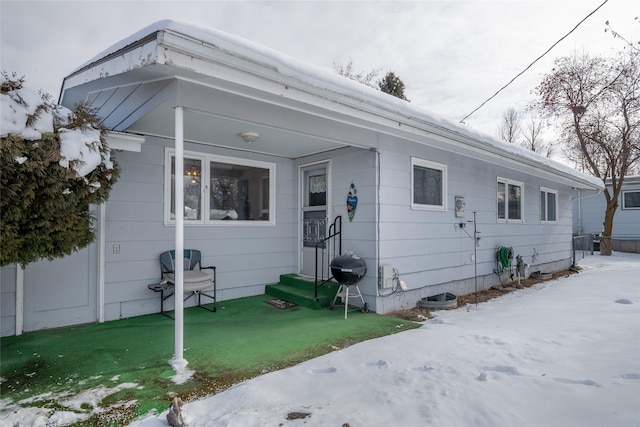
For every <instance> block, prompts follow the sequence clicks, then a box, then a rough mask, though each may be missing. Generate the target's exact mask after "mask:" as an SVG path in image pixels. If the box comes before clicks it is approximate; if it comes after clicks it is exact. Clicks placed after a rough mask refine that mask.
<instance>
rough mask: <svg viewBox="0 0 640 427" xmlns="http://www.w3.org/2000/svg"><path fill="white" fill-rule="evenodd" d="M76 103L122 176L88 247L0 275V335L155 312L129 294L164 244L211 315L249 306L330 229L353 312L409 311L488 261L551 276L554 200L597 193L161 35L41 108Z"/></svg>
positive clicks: (373, 102) (305, 79)
mask: <svg viewBox="0 0 640 427" xmlns="http://www.w3.org/2000/svg"><path fill="white" fill-rule="evenodd" d="M83 101H89V102H91V104H92V106H93V107H95V108H97V109H98V110H99V114H100V116H101V117H102V118H103V123H104V125H105V126H107V127H108V129H110V130H111V131H112V132H111V135H110V138H109V139H110V146H111V148H112V149H114V150H115V151H116V152H117V153H116V156H115V157H116V158H117V160H118V162H119V163H120V166H121V169H122V173H121V178H120V180H119V181H118V182H117V184H116V185H115V186H114V189H113V191H112V193H111V197H110V200H109V201H108V202H107V203H106V204H105V205H102V206H99V207H96V217H97V231H98V237H97V240H96V242H95V243H94V244H93V245H91V246H90V247H89V248H87V249H85V250H83V251H81V252H80V253H78V254H74V255H73V256H70V257H67V258H65V259H62V260H57V261H53V262H49V261H42V262H37V263H34V264H33V265H29V266H28V267H27V269H26V270H25V271H24V278H23V280H24V286H23V288H21V287H19V286H16V276H17V275H18V276H19V275H20V274H22V273H21V272H19V271H17V270H16V268H15V267H6V268H3V269H2V314H1V321H2V335H10V334H14V333H19V332H20V331H21V330H25V331H30V330H38V329H42V328H50V327H58V326H64V325H71V324H78V323H84V322H93V321H96V320H98V321H105V320H113V319H119V318H123V317H130V316H137V315H143V314H148V313H156V312H158V311H159V299H158V295H157V294H154V293H153V292H151V291H150V290H149V289H148V288H147V285H148V284H149V283H153V282H154V281H155V282H157V281H158V279H159V276H160V271H159V261H158V256H159V254H160V253H161V252H162V251H165V250H168V249H173V248H174V247H175V246H174V245H175V242H176V241H177V238H176V235H177V233H178V232H183V238H184V247H185V248H194V249H199V250H201V251H202V254H203V258H204V263H205V265H216V266H217V281H218V299H219V300H220V301H224V300H228V299H233V298H239V297H243V296H250V295H259V294H263V293H264V292H265V285H268V284H272V283H276V282H278V280H279V278H280V276H281V275H282V274H286V273H297V274H301V275H308V276H312V277H313V276H314V274H315V270H316V265H317V264H316V263H317V261H316V258H315V247H316V242H318V241H319V240H322V239H323V238H324V237H325V236H327V235H328V227H329V225H330V224H332V223H333V222H334V221H336V218H341V219H342V227H341V237H342V251H343V252H345V251H350V252H353V253H355V254H357V255H358V256H359V257H361V258H362V259H363V260H365V262H366V264H367V267H368V268H367V272H366V275H365V276H364V278H363V279H362V281H361V282H360V283H359V288H360V290H361V291H362V294H363V296H364V300H365V302H366V304H367V306H368V308H369V309H370V310H374V311H376V312H378V313H387V312H390V311H393V310H398V309H402V308H407V307H414V306H415V305H416V302H417V301H419V300H420V299H422V298H424V297H427V296H431V295H435V294H438V293H442V292H453V293H456V294H459V295H461V294H466V293H469V292H472V291H474V289H484V288H488V287H490V286H492V285H494V284H496V283H499V282H500V281H501V280H509V276H510V275H511V274H512V270H511V269H510V267H509V268H507V267H506V266H504V267H503V266H502V265H501V264H500V263H499V262H498V259H497V254H498V253H499V252H500V248H509V249H512V252H513V253H512V255H513V257H514V261H515V256H516V255H521V256H522V258H523V260H524V262H526V263H527V264H529V265H530V271H545V272H547V271H554V270H560V269H564V268H566V267H568V266H569V265H571V241H572V231H573V230H572V199H573V198H574V197H576V196H577V191H578V190H580V191H584V192H588V191H592V192H593V191H598V190H601V189H602V188H603V185H602V183H601V182H600V181H599V180H597V179H595V178H593V177H590V176H587V175H585V174H582V173H579V172H577V171H575V170H573V169H572V168H570V167H567V166H565V165H562V164H559V163H555V162H552V161H549V160H547V159H546V158H543V157H541V156H539V155H537V154H535V153H532V152H530V151H527V150H524V149H521V148H520V147H517V146H514V145H508V144H504V143H501V142H498V141H495V140H493V139H491V138H489V137H487V136H484V135H481V134H478V133H475V132H474V131H472V130H469V129H467V128H465V127H464V126H460V125H457V124H454V123H451V122H448V121H446V120H443V119H441V118H438V117H437V116H435V115H432V114H430V113H427V112H425V111H423V110H422V109H419V108H416V107H414V106H413V105H412V104H410V103H408V102H405V101H402V100H400V99H397V98H394V97H392V96H390V95H387V94H384V93H381V92H379V91H376V90H374V89H371V88H369V87H366V86H364V85H361V84H359V83H356V82H354V81H351V80H348V79H346V78H344V77H341V76H338V75H336V74H334V73H332V72H331V71H328V70H324V69H320V68H317V67H313V66H310V65H308V64H305V63H302V62H300V61H298V60H296V59H294V58H290V57H287V56H285V55H283V54H280V53H278V52H274V51H272V50H269V49H267V48H264V47H262V46H258V45H256V44H254V43H251V42H248V41H246V40H242V39H239V38H236V37H234V36H231V35H228V34H225V33H221V32H218V31H213V30H209V29H204V28H199V27H194V26H190V25H185V24H181V23H177V22H172V21H161V22H158V23H156V24H153V25H151V26H149V27H147V28H145V29H143V30H141V31H140V32H138V33H136V34H134V35H132V36H131V37H129V38H127V39H125V40H123V41H122V42H120V43H118V44H116V45H114V46H112V47H111V48H109V49H107V50H106V51H104V52H102V53H100V54H99V55H97V56H96V57H94V58H93V59H91V60H90V61H88V62H87V63H85V64H84V65H82V66H80V67H79V68H78V69H77V70H76V71H74V72H73V73H72V74H70V75H69V76H68V77H66V78H65V80H64V83H63V85H62V90H61V95H60V103H61V104H63V105H65V106H69V107H72V106H73V105H74V104H77V103H80V102H83ZM434 107H436V108H437V106H434ZM176 158H178V159H180V158H183V159H184V163H183V165H184V176H183V178H182V179H181V181H182V182H183V184H184V185H183V186H182V187H178V188H182V190H183V191H184V211H185V217H184V220H183V222H184V225H183V227H182V226H178V227H177V226H176V215H175V209H174V203H173V202H174V200H175V199H176V194H175V189H176V187H175V169H176V165H175V163H176V162H175V159H176ZM178 163H180V162H178ZM182 190H181V191H182ZM178 200H180V198H179V197H178ZM321 267H322V266H321ZM505 269H506V271H504V270H505ZM400 281H402V282H403V283H404V284H405V285H406V286H405V287H406V289H403V288H402V287H400V286H399V283H400ZM16 295H17V297H16ZM16 319H17V320H16Z"/></svg>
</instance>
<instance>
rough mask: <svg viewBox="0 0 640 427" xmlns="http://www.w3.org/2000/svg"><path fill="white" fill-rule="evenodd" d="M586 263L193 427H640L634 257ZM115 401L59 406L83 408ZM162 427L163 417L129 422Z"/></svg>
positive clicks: (40, 411)
mask: <svg viewBox="0 0 640 427" xmlns="http://www.w3.org/2000/svg"><path fill="white" fill-rule="evenodd" d="M579 264H580V266H581V267H583V271H582V272H581V273H580V274H575V275H572V276H570V277H568V278H562V279H559V280H553V281H548V282H544V283H542V284H538V285H535V286H533V287H530V288H526V289H521V290H517V291H515V292H512V293H509V294H506V295H505V296H503V297H501V298H497V299H493V300H491V301H489V302H486V303H480V304H478V305H477V306H473V305H472V306H466V307H464V308H459V309H456V310H451V311H441V312H437V313H436V316H435V317H434V318H433V319H431V320H428V321H426V322H424V325H423V326H422V327H421V328H418V329H414V330H410V331H405V332H402V333H398V334H395V335H391V336H386V337H383V338H379V339H375V340H370V341H366V342H363V343H360V344H355V345H352V346H351V347H348V348H345V349H342V350H338V351H334V352H332V353H329V354H327V355H325V356H322V357H319V358H316V359H312V360H309V361H307V362H305V363H301V364H299V365H296V366H294V367H292V368H288V369H284V370H281V371H276V372H272V373H268V374H265V375H262V376H260V377H257V378H254V379H252V380H248V381H245V382H243V383H240V384H238V385H236V386H234V387H232V388H230V389H228V390H226V391H224V392H222V393H219V394H216V395H213V396H210V397H208V398H205V399H202V400H199V401H195V402H191V403H187V404H185V406H184V407H183V416H184V419H185V422H186V425H187V427H200V426H212V427H213V426H216V427H218V426H241V427H247V426H285V427H288V426H290V427H295V426H303V425H304V426H349V427H358V426H367V427H370V426H425V425H432V426H465V427H470V426H492V427H499V426H505V427H506V426H509V427H512V426H522V427H526V426H531V427H539V426H545V427H552V426H558V427H571V426H580V427H585V426H617V427H625V426H629V427H631V426H636V427H637V426H640V357H638V355H640V279H639V277H640V255H637V254H622V253H616V254H614V256H612V257H600V256H597V255H596V256H590V257H587V258H586V259H583V260H581V261H580V263H579ZM125 386H127V384H126V383H124V384H121V385H120V387H125ZM133 386H136V384H134V385H133ZM138 386H142V387H144V384H141V385H138ZM110 392H113V390H111V391H109V390H104V389H100V388H99V389H94V390H93V391H92V392H89V391H88V392H86V393H82V395H80V396H76V397H75V398H74V397H73V396H66V397H61V399H62V400H68V402H66V403H65V402H61V403H64V404H65V405H66V406H67V407H73V405H72V403H73V402H72V401H70V399H74V400H73V401H75V402H77V405H78V406H79V407H80V406H81V405H82V403H81V402H86V401H94V400H95V401H96V402H99V401H100V400H101V398H102V397H104V396H103V395H104V394H105V393H107V394H109V393H110ZM167 392H168V393H169V392H170V390H167ZM0 404H1V406H2V411H0V413H1V416H0V424H2V425H14V426H45V425H47V426H56V425H66V424H69V423H73V422H75V421H78V417H77V416H75V417H74V416H72V415H73V414H71V413H70V412H69V411H56V410H55V409H52V408H48V409H44V408H23V407H18V406H16V405H14V404H9V403H8V402H7V401H6V400H4V401H2V400H0ZM61 407H64V405H62V406H61ZM167 425H168V423H167V418H166V412H163V413H161V414H154V415H150V416H147V417H146V418H144V419H142V420H139V421H137V422H134V423H133V424H131V426H132V427H159V426H163V427H164V426H167Z"/></svg>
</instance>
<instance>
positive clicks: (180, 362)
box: [169, 106, 188, 372]
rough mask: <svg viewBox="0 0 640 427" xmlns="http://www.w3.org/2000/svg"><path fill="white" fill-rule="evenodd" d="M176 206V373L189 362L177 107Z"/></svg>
mask: <svg viewBox="0 0 640 427" xmlns="http://www.w3.org/2000/svg"><path fill="white" fill-rule="evenodd" d="M175 133H176V140H175V151H176V152H175V177H176V178H175V182H174V185H175V190H174V191H175V196H176V197H175V206H174V212H175V215H176V234H175V239H176V244H175V251H176V252H175V254H176V255H175V263H174V266H175V267H174V270H175V271H174V275H175V294H174V299H175V313H174V315H175V331H174V334H175V336H174V354H173V359H171V360H170V361H169V365H171V367H172V368H173V370H174V371H176V372H181V371H184V370H185V369H186V367H187V363H188V362H187V361H186V360H185V359H184V357H183V349H184V334H183V333H184V299H183V293H184V292H183V291H184V182H183V177H184V110H183V108H182V107H181V106H176V107H175Z"/></svg>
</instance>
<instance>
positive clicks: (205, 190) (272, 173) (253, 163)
mask: <svg viewBox="0 0 640 427" xmlns="http://www.w3.org/2000/svg"><path fill="white" fill-rule="evenodd" d="M174 156H175V149H173V148H170V147H166V148H165V159H164V225H167V226H171V225H175V223H176V221H175V219H173V218H171V192H172V190H173V188H172V185H171V159H172V158H173V157H174ZM184 158H185V159H194V160H200V161H201V162H202V171H201V173H202V175H201V177H200V179H201V189H200V190H201V194H200V198H201V203H200V204H201V206H202V212H203V214H201V215H200V217H201V218H200V219H199V220H194V219H187V218H185V219H184V225H185V226H194V225H199V226H227V227H228V226H273V225H275V224H276V194H277V193H276V165H275V163H270V162H263V161H258V160H249V159H242V158H238V157H230V156H220V155H215V154H206V153H200V152H195V151H185V152H184ZM211 162H215V163H227V164H231V165H240V166H249V167H255V168H260V169H267V170H268V171H269V204H268V206H269V208H268V209H269V219H268V220H235V221H227V220H212V219H209V215H208V214H207V215H205V214H204V213H206V212H209V211H210V205H211V199H210V197H209V182H210V176H209V175H210V164H211ZM261 182H262V181H261ZM259 191H260V194H262V189H259ZM260 206H261V210H262V207H263V206H265V204H264V203H263V200H262V196H260Z"/></svg>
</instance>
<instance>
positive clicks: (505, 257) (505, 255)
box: [498, 246, 513, 271]
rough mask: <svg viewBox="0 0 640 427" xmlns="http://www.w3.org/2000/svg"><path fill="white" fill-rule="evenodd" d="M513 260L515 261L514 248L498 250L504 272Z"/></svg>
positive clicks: (503, 247)
mask: <svg viewBox="0 0 640 427" xmlns="http://www.w3.org/2000/svg"><path fill="white" fill-rule="evenodd" d="M512 259H513V248H508V247H506V246H501V247H500V249H498V262H499V263H500V266H501V267H502V271H504V270H506V269H507V267H509V266H510V265H511V260H512Z"/></svg>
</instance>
